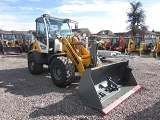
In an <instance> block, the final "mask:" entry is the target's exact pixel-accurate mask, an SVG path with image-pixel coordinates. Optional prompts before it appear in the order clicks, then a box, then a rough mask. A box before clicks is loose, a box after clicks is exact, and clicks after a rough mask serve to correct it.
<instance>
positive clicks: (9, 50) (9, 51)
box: [3, 47, 23, 55]
mask: <svg viewBox="0 0 160 120" xmlns="http://www.w3.org/2000/svg"><path fill="white" fill-rule="evenodd" d="M22 52H23V51H22V48H21V47H3V53H4V54H5V55H17V54H21V53H22Z"/></svg>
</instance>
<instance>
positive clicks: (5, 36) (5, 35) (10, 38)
mask: <svg viewBox="0 0 160 120" xmlns="http://www.w3.org/2000/svg"><path fill="white" fill-rule="evenodd" d="M3 39H4V40H14V37H13V35H12V34H3Z"/></svg>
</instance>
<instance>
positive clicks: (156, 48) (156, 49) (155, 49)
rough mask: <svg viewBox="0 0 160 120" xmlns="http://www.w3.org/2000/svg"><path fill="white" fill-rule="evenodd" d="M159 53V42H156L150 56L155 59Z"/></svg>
mask: <svg viewBox="0 0 160 120" xmlns="http://www.w3.org/2000/svg"><path fill="white" fill-rule="evenodd" d="M159 53H160V40H156V44H155V46H154V48H153V49H152V51H151V56H153V57H157V56H158V54H159Z"/></svg>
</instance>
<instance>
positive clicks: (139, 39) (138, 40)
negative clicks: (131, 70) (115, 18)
mask: <svg viewBox="0 0 160 120" xmlns="http://www.w3.org/2000/svg"><path fill="white" fill-rule="evenodd" d="M141 41H142V37H134V42H135V44H136V45H139V44H140V42H141Z"/></svg>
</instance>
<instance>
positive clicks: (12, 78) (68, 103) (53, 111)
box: [0, 68, 101, 118]
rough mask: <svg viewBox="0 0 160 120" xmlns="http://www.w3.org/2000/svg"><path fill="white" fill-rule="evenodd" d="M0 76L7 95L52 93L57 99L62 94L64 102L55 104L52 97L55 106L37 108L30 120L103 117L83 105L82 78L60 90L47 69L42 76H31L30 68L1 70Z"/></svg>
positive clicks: (1, 86)
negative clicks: (45, 117)
mask: <svg viewBox="0 0 160 120" xmlns="http://www.w3.org/2000/svg"><path fill="white" fill-rule="evenodd" d="M0 76H1V79H0V88H3V89H4V92H6V93H8V92H9V93H11V94H15V95H22V96H23V97H30V96H35V95H44V94H47V93H52V92H54V93H55V94H54V93H53V94H50V95H55V97H56V95H58V94H57V93H62V94H61V97H62V100H60V101H58V102H57V103H54V101H55V100H56V98H54V96H52V97H51V98H53V104H51V105H49V106H46V107H45V108H44V109H38V108H36V109H35V110H34V111H33V112H32V113H30V115H29V117H30V118H37V117H40V116H56V115H66V116H72V115H84V116H87V115H89V116H91V115H97V116H100V115H101V114H100V113H99V112H98V111H97V110H94V109H93V108H90V107H88V106H86V105H83V104H82V101H81V100H80V97H79V94H78V88H77V87H78V83H79V79H80V77H76V80H75V81H74V83H73V84H71V85H70V86H69V87H68V88H59V87H56V86H55V85H54V84H53V83H52V80H51V78H50V74H49V72H48V69H45V70H44V73H43V74H41V75H31V74H30V73H29V71H28V68H17V69H9V70H0ZM57 97H60V96H57ZM91 99H92V98H91ZM56 101H57V100H56Z"/></svg>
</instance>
